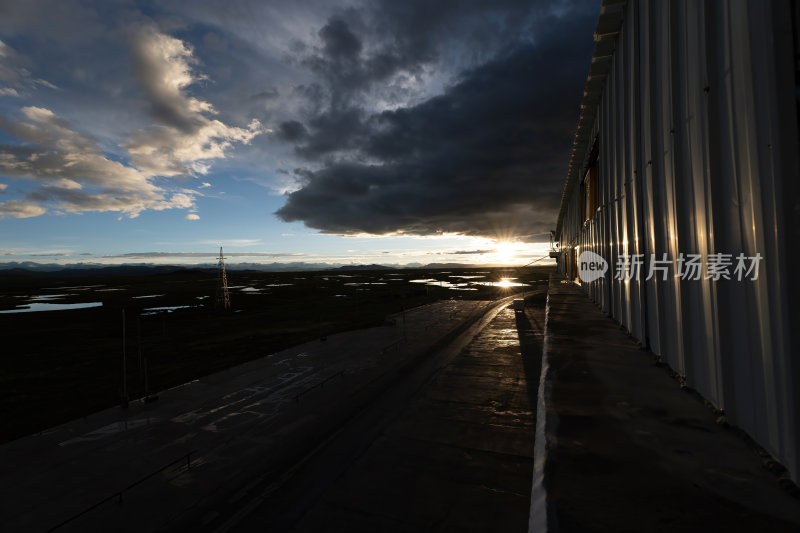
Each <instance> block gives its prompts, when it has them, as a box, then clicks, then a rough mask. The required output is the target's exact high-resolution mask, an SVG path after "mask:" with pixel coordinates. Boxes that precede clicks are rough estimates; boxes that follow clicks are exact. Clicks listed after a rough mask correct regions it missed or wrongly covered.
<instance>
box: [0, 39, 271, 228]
mask: <svg viewBox="0 0 800 533" xmlns="http://www.w3.org/2000/svg"><path fill="white" fill-rule="evenodd" d="M131 48H132V51H133V63H134V70H135V73H136V78H137V81H138V82H139V85H140V86H141V88H142V90H143V92H144V94H145V96H146V97H147V99H148V101H149V102H150V104H151V108H152V111H151V115H152V119H153V126H152V127H150V128H148V129H144V130H139V131H136V132H134V133H132V134H131V135H130V137H129V140H128V141H127V142H125V143H123V144H122V147H123V148H124V149H125V150H127V152H128V154H129V155H130V164H125V163H123V162H119V161H115V160H112V159H109V158H108V157H107V156H106V155H105V154H104V153H103V152H102V151H101V150H100V148H99V146H98V145H97V143H96V142H95V140H94V139H92V138H91V137H89V136H87V135H84V134H83V133H80V132H78V131H75V130H73V129H72V127H71V126H70V124H69V123H68V122H67V121H66V120H64V119H62V118H61V117H59V116H57V115H56V114H55V113H53V112H52V111H51V110H49V109H46V108H43V107H36V106H26V107H23V108H22V109H21V113H22V115H23V116H24V119H22V120H8V119H5V118H2V117H0V128H2V129H3V130H5V131H6V132H8V133H10V134H11V135H14V136H16V137H17V138H19V139H20V140H22V141H23V142H24V143H25V144H22V145H2V146H0V174H2V175H4V176H8V177H13V178H19V179H25V180H29V181H32V182H34V183H36V184H38V188H37V189H36V190H34V191H33V192H31V193H29V194H28V195H27V196H26V197H25V199H24V200H23V199H15V200H11V201H9V202H6V203H5V204H2V205H3V206H4V207H3V208H2V210H0V216H10V217H20V218H21V217H30V216H38V215H41V214H44V213H45V212H48V211H50V212H52V213H56V214H58V213H61V214H63V213H82V212H87V211H115V212H119V213H121V214H122V215H125V216H128V217H131V218H133V217H136V216H138V215H139V214H140V213H141V212H142V211H145V210H163V209H173V208H178V209H189V208H192V207H194V202H195V197H196V196H199V195H201V193H200V192H199V191H198V190H192V189H185V188H177V187H171V186H170V185H169V183H168V182H166V183H165V182H164V181H163V180H161V181H159V182H158V185H157V184H156V183H155V181H154V179H155V178H156V177H173V176H187V175H198V174H205V173H207V172H208V171H209V169H210V165H211V163H212V161H213V160H215V159H221V158H224V157H225V155H226V151H227V150H228V149H229V148H231V147H232V146H233V145H234V144H235V143H249V142H250V141H251V140H252V139H253V137H255V136H256V135H258V134H260V133H262V132H263V131H264V129H263V127H262V126H261V124H260V123H259V122H258V120H255V119H254V120H252V121H251V122H250V124H249V125H248V126H247V127H246V128H240V127H235V126H229V125H226V124H224V123H223V122H221V121H220V120H217V119H213V118H210V116H212V115H214V114H215V113H216V111H215V109H214V107H213V106H212V105H211V103H209V102H206V101H204V100H201V99H199V98H196V97H194V96H191V95H190V94H188V93H187V88H188V87H189V86H190V85H192V84H193V83H195V82H197V81H199V80H203V79H206V78H205V76H203V75H201V74H196V73H195V72H193V69H192V67H193V66H194V65H196V64H197V60H196V59H195V58H194V56H193V53H192V49H191V47H190V46H189V45H187V44H186V43H184V42H183V41H181V40H180V39H176V38H174V37H171V36H169V35H165V34H163V33H160V32H158V31H157V30H155V29H153V28H146V29H143V30H141V31H139V32H138V33H136V34H135V36H134V38H133V39H132V41H131ZM16 55H17V54H16V52H14V51H13V50H12V49H10V48H9V47H8V46H6V45H5V44H4V43H2V41H0V80H3V81H6V82H8V83H11V84H12V85H13V84H14V83H15V82H20V81H21V80H22V81H25V83H26V84H27V85H29V86H30V85H33V84H36V85H41V86H45V87H51V88H55V86H54V85H52V84H50V83H49V82H47V81H45V80H39V79H37V80H31V79H30V75H29V73H28V72H27V71H24V70H19V69H13V68H11V67H8V66H7V65H8V64H9V61H8V59H9V58H11V59H14V58H15V57H16ZM4 65H6V66H4ZM9 90H14V89H9ZM0 94H1V93H0ZM208 187H211V184H210V183H208V182H203V183H202V184H201V185H200V186H199V188H208ZM4 188H5V187H3V189H4ZM187 219H189V220H198V219H199V217H198V216H197V215H194V216H188V217H187Z"/></svg>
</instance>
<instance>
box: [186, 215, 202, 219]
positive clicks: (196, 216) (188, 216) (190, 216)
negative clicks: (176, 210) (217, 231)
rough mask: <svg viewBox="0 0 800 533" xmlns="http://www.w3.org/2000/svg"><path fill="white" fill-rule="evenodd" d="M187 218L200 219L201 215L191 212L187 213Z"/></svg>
mask: <svg viewBox="0 0 800 533" xmlns="http://www.w3.org/2000/svg"><path fill="white" fill-rule="evenodd" d="M186 220H200V215H195V214H194V213H189V214H188V215H186Z"/></svg>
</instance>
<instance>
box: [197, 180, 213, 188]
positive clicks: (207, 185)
mask: <svg viewBox="0 0 800 533" xmlns="http://www.w3.org/2000/svg"><path fill="white" fill-rule="evenodd" d="M209 187H211V184H210V183H209V182H207V181H204V182H203V183H201V184H200V187H199V188H200V189H207V188H209Z"/></svg>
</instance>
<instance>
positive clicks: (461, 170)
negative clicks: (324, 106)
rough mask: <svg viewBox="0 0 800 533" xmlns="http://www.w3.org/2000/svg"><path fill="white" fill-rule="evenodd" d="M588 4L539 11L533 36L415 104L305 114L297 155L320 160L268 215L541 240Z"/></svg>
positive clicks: (328, 228) (319, 224)
mask: <svg viewBox="0 0 800 533" xmlns="http://www.w3.org/2000/svg"><path fill="white" fill-rule="evenodd" d="M591 7H592V8H590V9H585V10H584V11H583V12H575V13H572V14H569V15H567V16H563V17H556V16H554V15H546V14H541V15H540V17H541V19H540V20H539V21H538V24H539V27H540V29H539V30H538V31H537V32H536V34H535V39H520V40H518V41H516V42H515V43H513V46H512V45H509V46H504V48H503V49H502V50H501V51H500V52H498V53H497V54H496V55H495V56H494V57H493V58H491V59H490V60H488V61H486V62H484V63H483V64H481V65H480V66H477V67H475V68H472V69H470V70H467V71H465V72H462V73H461V74H460V76H459V81H458V83H456V84H454V85H453V86H451V87H450V88H449V89H447V90H446V91H445V92H444V94H442V95H440V96H437V97H434V98H431V99H429V100H427V101H424V102H422V103H420V104H418V105H415V106H412V107H405V108H403V107H401V108H398V109H395V110H391V111H384V112H382V113H378V114H371V115H367V114H366V113H365V112H363V110H361V109H360V108H358V107H356V106H352V107H348V108H346V109H344V110H342V109H328V110H327V111H325V112H323V113H321V114H320V115H318V116H317V117H315V118H314V119H312V120H310V121H309V122H308V124H309V131H310V134H309V137H308V139H307V141H306V142H304V143H303V144H301V145H299V146H298V147H297V150H296V151H297V153H298V154H300V155H303V156H305V157H307V158H309V159H317V160H321V159H323V160H325V161H326V163H325V164H324V166H323V168H321V169H318V170H315V171H309V172H307V173H306V175H305V185H304V186H303V187H302V188H301V189H299V190H297V191H295V192H293V193H291V194H289V195H288V196H287V199H286V204H285V205H284V206H283V207H282V208H281V209H279V210H278V211H277V215H278V216H279V217H280V218H281V219H283V220H285V221H303V222H305V223H306V225H308V226H310V227H313V228H318V229H320V230H322V231H323V232H330V233H345V234H348V233H350V234H352V233H372V234H384V233H406V234H418V235H430V234H437V233H443V232H445V233H460V234H466V235H476V236H485V237H491V238H510V237H514V238H522V239H530V238H532V237H536V238H537V239H538V240H541V239H540V234H542V233H544V232H547V231H548V230H549V229H550V228H551V227H552V225H553V224H554V221H555V217H556V212H557V209H558V204H559V198H560V195H561V189H562V186H563V179H564V175H565V172H566V165H567V162H568V158H569V153H570V150H571V146H572V138H573V135H574V130H575V124H576V121H577V118H578V114H579V109H578V104H579V102H580V97H581V92H582V89H583V84H584V81H585V76H586V72H587V70H588V64H589V58H590V56H591V49H592V37H591V36H592V29H593V26H594V22H595V21H596V16H597V13H596V6H591ZM341 29H342V28H340V30H341ZM340 48H346V47H343V46H340ZM337 50H339V53H340V54H345V50H340V49H339V48H337ZM346 51H347V53H350V54H353V53H355V49H354V48H353V46H351V47H350V48H346ZM345 55H346V54H345ZM348 57H351V56H348ZM360 68H362V69H365V68H367V67H365V66H361V67H360ZM331 90H334V91H335V89H331ZM345 117H346V118H347V120H345ZM537 234H539V235H537Z"/></svg>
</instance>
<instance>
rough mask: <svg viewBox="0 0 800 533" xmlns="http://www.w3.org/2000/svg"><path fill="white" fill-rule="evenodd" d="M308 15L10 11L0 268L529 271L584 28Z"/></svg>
mask: <svg viewBox="0 0 800 533" xmlns="http://www.w3.org/2000/svg"><path fill="white" fill-rule="evenodd" d="M297 4H298V3H293V2H288V1H270V2H249V1H244V0H242V1H231V2H225V3H219V2H211V1H208V2H203V1H198V2H191V3H189V2H171V3H169V4H167V7H162V4H161V3H156V2H137V1H124V0H120V1H111V2H79V1H74V0H69V1H60V2H46V1H26V2H22V1H19V2H7V3H4V6H3V8H2V10H3V13H2V15H3V16H2V17H0V262H11V261H36V262H42V263H77V262H96V263H122V262H137V263H143V262H153V263H193V262H208V261H210V260H212V259H213V255H214V254H215V253H216V252H217V251H218V246H220V245H223V246H225V250H226V253H227V254H228V255H229V256H231V257H232V259H231V260H233V261H235V262H268V263H271V262H310V263H315V262H325V263H335V264H340V263H384V264H408V263H423V264H424V263H432V262H437V263H443V262H459V263H471V262H474V263H487V262H488V263H499V262H511V263H515V264H521V263H525V262H528V261H530V260H531V259H532V258H534V257H538V256H539V255H541V254H542V253H543V252H544V251H545V250H546V247H547V246H546V242H547V240H548V239H547V231H549V229H551V228H552V226H553V224H554V221H555V214H556V212H557V209H558V199H559V197H560V189H561V186H562V184H563V178H564V176H565V174H566V165H567V161H568V156H569V151H570V149H571V140H572V135H573V132H574V126H575V121H576V120H577V116H578V109H577V103H578V102H579V101H580V95H581V91H582V88H583V80H584V79H585V73H586V71H587V69H588V64H589V58H590V55H591V49H592V38H591V32H592V28H593V24H594V21H595V20H596V16H597V9H598V8H597V6H596V5H595V4H594V3H591V2H571V1H554V2H533V3H531V2H517V1H504V2H497V3H492V4H491V5H490V4H488V3H483V2H441V3H434V4H431V3H429V2H421V1H420V2H416V1H410V2H407V3H401V4H398V3H396V2H383V1H373V2H305V3H302V5H297ZM543 243H544V244H543Z"/></svg>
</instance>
